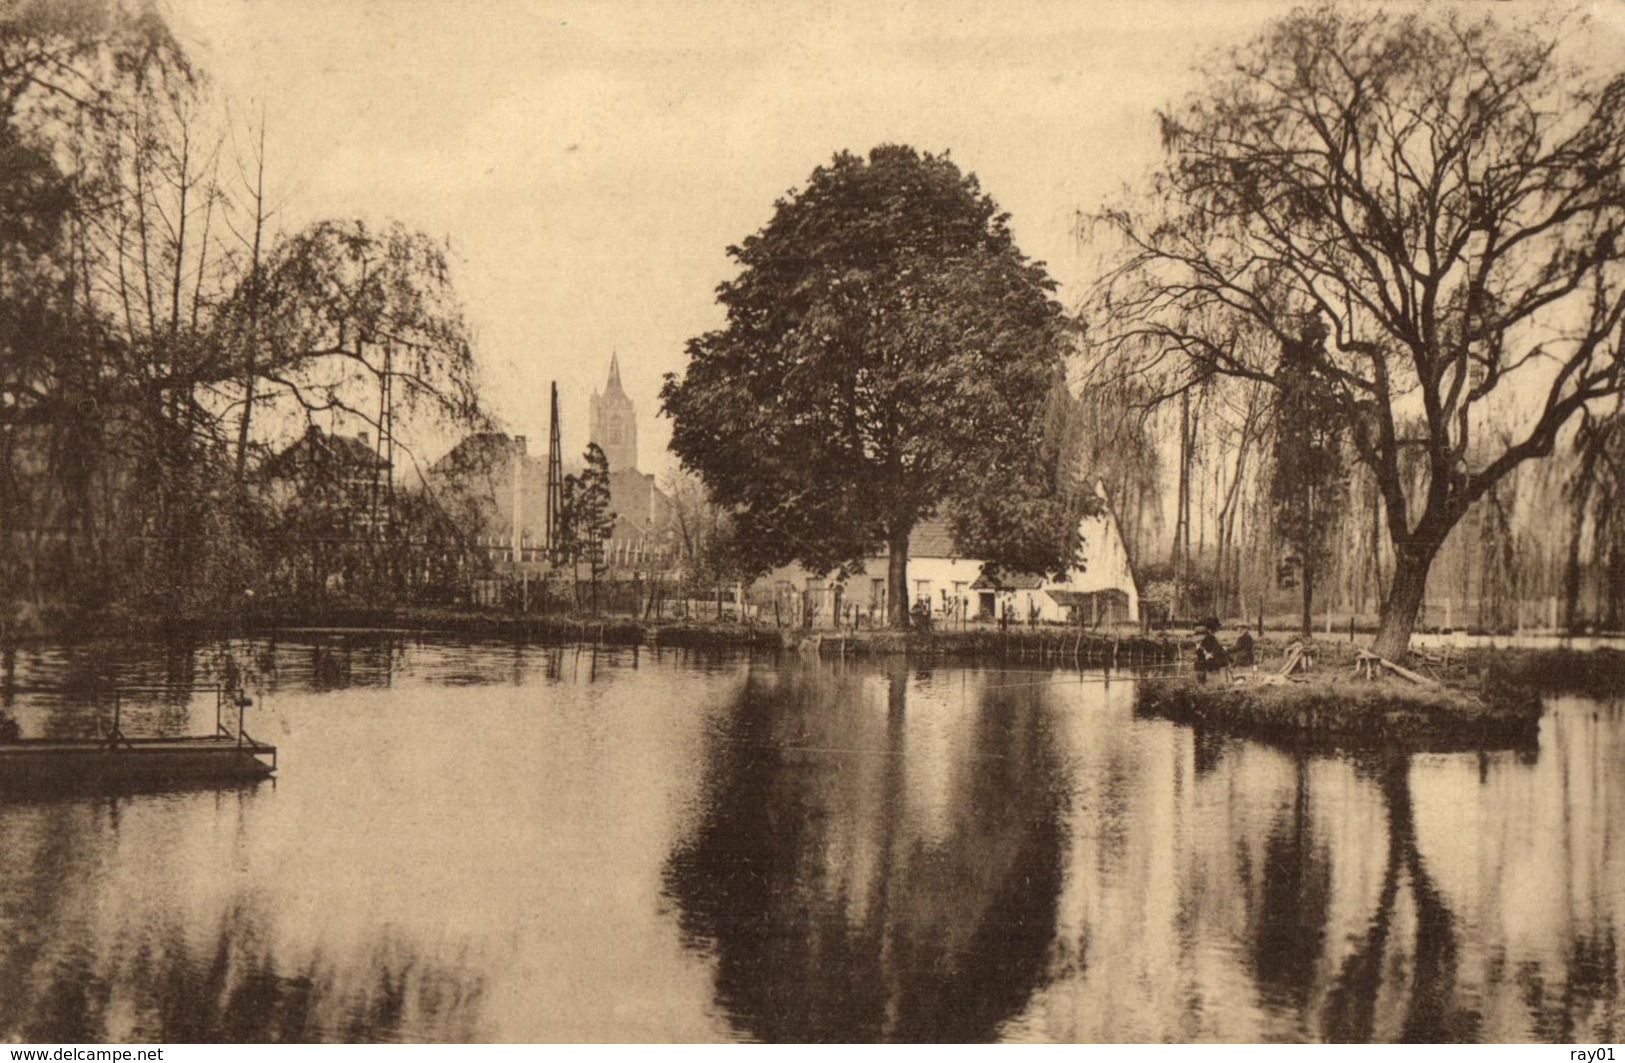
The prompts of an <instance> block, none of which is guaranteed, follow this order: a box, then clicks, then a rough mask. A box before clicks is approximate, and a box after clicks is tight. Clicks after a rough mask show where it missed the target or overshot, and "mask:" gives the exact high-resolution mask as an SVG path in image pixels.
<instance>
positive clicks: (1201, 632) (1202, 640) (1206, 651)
mask: <svg viewBox="0 0 1625 1063" xmlns="http://www.w3.org/2000/svg"><path fill="white" fill-rule="evenodd" d="M1218 631H1219V618H1218V617H1216V616H1209V617H1204V618H1203V619H1202V621H1201V622H1200V623H1198V624H1197V625H1196V638H1197V642H1196V679H1197V681H1198V682H1202V683H1205V682H1207V677H1208V675H1209V674H1210V673H1213V672H1225V673H1228V672H1229V670H1230V654H1228V653H1226V652H1225V649H1224V645H1223V643H1221V642H1220V641H1219V635H1218Z"/></svg>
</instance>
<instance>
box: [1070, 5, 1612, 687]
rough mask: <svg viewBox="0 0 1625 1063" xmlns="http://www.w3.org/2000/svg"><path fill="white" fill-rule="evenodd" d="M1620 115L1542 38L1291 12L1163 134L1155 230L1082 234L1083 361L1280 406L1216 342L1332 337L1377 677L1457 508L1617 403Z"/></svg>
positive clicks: (1480, 23)
mask: <svg viewBox="0 0 1625 1063" xmlns="http://www.w3.org/2000/svg"><path fill="white" fill-rule="evenodd" d="M1622 99H1625V76H1615V77H1613V78H1611V79H1604V78H1600V77H1597V76H1594V75H1592V74H1590V73H1587V72H1585V71H1582V70H1580V69H1577V68H1576V67H1575V66H1574V65H1573V64H1572V63H1571V62H1569V61H1567V60H1566V59H1565V58H1564V55H1563V48H1562V46H1561V42H1560V40H1559V38H1558V37H1557V36H1556V35H1555V34H1554V33H1553V32H1552V31H1549V30H1538V31H1537V30H1536V29H1534V28H1533V27H1529V26H1524V25H1517V26H1507V25H1503V24H1500V23H1498V22H1496V21H1494V20H1493V19H1491V18H1488V17H1483V18H1469V17H1466V16H1463V15H1460V14H1458V13H1456V12H1455V11H1454V10H1446V11H1445V12H1443V13H1438V12H1436V11H1434V10H1430V11H1428V12H1425V13H1417V14H1405V15H1394V14H1390V13H1388V12H1385V11H1383V10H1380V9H1371V8H1366V7H1360V8H1352V7H1351V8H1343V7H1339V6H1336V5H1329V6H1321V7H1317V8H1314V9H1310V10H1302V11H1298V12H1295V13H1293V14H1292V15H1290V16H1288V17H1286V18H1284V19H1282V20H1280V21H1278V22H1276V23H1274V24H1273V25H1272V26H1270V27H1269V28H1268V29H1266V30H1265V31H1264V32H1263V33H1262V34H1261V36H1259V37H1258V38H1257V39H1256V40H1254V41H1253V42H1252V43H1250V44H1249V45H1246V46H1244V47H1242V48H1240V49H1238V50H1236V51H1235V52H1234V53H1232V54H1231V55H1229V56H1226V57H1224V58H1222V59H1221V60H1219V61H1216V62H1215V63H1214V64H1213V66H1212V68H1211V72H1210V75H1209V78H1208V83H1207V86H1206V88H1205V89H1204V91H1203V92H1202V93H1201V94H1200V95H1199V96H1198V97H1196V98H1194V99H1193V100H1191V101H1190V102H1188V103H1186V104H1184V105H1182V106H1179V107H1177V108H1175V109H1173V110H1170V111H1168V112H1165V113H1164V114H1163V115H1162V129H1163V137H1164V142H1165V146H1166V149H1167V153H1168V155H1167V161H1166V163H1165V164H1164V165H1163V166H1162V168H1161V169H1160V171H1159V172H1158V173H1157V175H1156V178H1155V185H1154V189H1153V192H1154V195H1155V198H1156V200H1157V202H1158V204H1159V206H1158V207H1156V208H1153V210H1152V212H1151V213H1150V214H1149V215H1141V214H1137V213H1135V212H1132V211H1129V210H1111V211H1107V212H1104V213H1103V214H1102V215H1101V216H1100V218H1099V219H1098V220H1099V221H1100V222H1103V223H1104V224H1105V225H1106V226H1107V227H1108V228H1109V229H1110V230H1111V231H1112V232H1113V233H1115V235H1116V237H1117V238H1119V239H1120V240H1121V241H1122V242H1123V244H1124V245H1125V249H1126V253H1125V256H1124V260H1123V261H1122V263H1121V264H1120V266H1119V268H1117V269H1116V270H1115V271H1114V272H1112V273H1111V275H1110V276H1109V278H1107V280H1105V281H1104V282H1103V285H1102V288H1101V290H1100V292H1099V297H1098V300H1097V302H1096V304H1095V310H1096V311H1097V312H1098V315H1099V318H1100V321H1099V322H1098V327H1097V330H1096V335H1097V338H1099V339H1100V340H1101V341H1102V342H1104V344H1105V345H1106V347H1107V348H1108V349H1109V350H1110V351H1111V352H1112V354H1113V355H1114V356H1116V357H1123V358H1130V359H1133V360H1134V361H1135V362H1136V363H1137V364H1139V365H1141V366H1142V367H1146V368H1151V369H1155V370H1156V371H1158V372H1160V374H1161V375H1162V377H1163V378H1164V379H1165V380H1166V381H1168V382H1169V383H1170V384H1171V385H1172V386H1171V387H1169V389H1168V390H1169V392H1170V393H1178V392H1179V391H1180V390H1181V389H1182V388H1183V387H1184V386H1186V385H1188V383H1189V381H1190V380H1191V379H1193V378H1198V377H1201V376H1205V375H1208V374H1213V373H1218V374H1227V375H1233V376H1239V377H1244V378H1247V379H1251V380H1256V381H1259V382H1261V383H1265V384H1268V385H1271V386H1279V385H1280V384H1281V381H1282V377H1281V372H1282V369H1281V366H1280V363H1279V360H1278V359H1277V358H1275V357H1272V356H1271V355H1270V353H1269V352H1267V351H1266V350H1262V349H1261V347H1260V345H1257V344H1243V343H1237V342H1236V339H1237V337H1238V336H1241V335H1245V334H1246V333H1247V332H1248V331H1249V330H1251V329H1262V330H1264V331H1265V332H1266V333H1268V334H1271V335H1273V336H1275V337H1276V340H1277V349H1279V347H1280V346H1281V345H1285V344H1286V343H1289V342H1290V341H1291V340H1292V339H1293V337H1295V336H1296V335H1299V334H1301V332H1302V330H1303V329H1304V328H1305V327H1306V322H1307V321H1308V319H1318V320H1319V322H1320V326H1321V327H1324V328H1326V329H1327V330H1328V331H1329V338H1328V341H1327V343H1326V344H1325V346H1324V353H1323V355H1320V356H1319V357H1318V359H1317V365H1316V371H1317V376H1319V377H1321V378H1322V379H1324V380H1326V381H1328V382H1329V383H1328V385H1327V389H1328V396H1327V398H1328V400H1330V401H1333V402H1335V403H1336V405H1337V408H1338V409H1339V411H1340V416H1342V417H1344V418H1345V419H1346V420H1347V423H1348V425H1349V428H1350V429H1351V432H1352V436H1351V438H1352V439H1353V442H1354V445H1355V447H1356V450H1357V453H1358V456H1359V457H1360V459H1361V460H1362V461H1363V462H1364V463H1365V464H1366V465H1367V466H1369V467H1370V469H1371V470H1372V472H1373V474H1374V476H1375V479H1376V481H1377V485H1378V487H1379V488H1380V490H1381V494H1382V499H1383V504H1384V511H1385V519H1386V525H1387V531H1388V537H1389V539H1390V541H1391V543H1392V545H1393V550H1394V555H1395V564H1394V572H1393V576H1392V580H1391V582H1390V585H1389V587H1388V589H1387V596H1386V598H1385V600H1384V602H1383V608H1382V624H1381V628H1380V631H1379V633H1378V635H1377V639H1376V642H1375V649H1376V651H1377V652H1379V653H1381V654H1383V655H1385V656H1398V655H1401V654H1403V653H1404V652H1405V650H1406V648H1407V646H1408V644H1409V638H1410V633H1411V629H1412V627H1413V626H1414V624H1415V622H1416V618H1417V615H1418V612H1419V610H1420V607H1421V605H1422V602H1423V597H1424V593H1425V588H1426V583H1427V574H1428V570H1429V567H1430V565H1431V564H1432V561H1433V558H1434V556H1435V555H1436V554H1437V552H1438V550H1439V547H1440V544H1441V543H1442V542H1443V540H1444V538H1445V536H1446V535H1447V534H1448V533H1449V531H1450V530H1451V528H1452V527H1454V526H1455V525H1456V523H1457V522H1458V521H1459V520H1460V519H1461V517H1462V515H1463V514H1464V513H1465V512H1466V511H1467V509H1468V507H1469V506H1470V505H1472V504H1473V503H1474V502H1475V501H1476V500H1478V499H1480V498H1482V497H1483V496H1484V495H1485V494H1486V493H1487V492H1488V491H1490V489H1491V488H1492V487H1494V485H1495V484H1496V483H1497V482H1499V481H1500V480H1501V479H1502V478H1503V477H1505V476H1506V475H1507V474H1508V472H1509V471H1511V470H1512V469H1514V468H1516V467H1517V466H1518V465H1519V464H1520V463H1522V462H1525V461H1528V460H1530V459H1532V458H1537V457H1541V456H1544V455H1547V454H1549V453H1551V451H1552V448H1553V445H1554V443H1555V441H1556V439H1557V436H1558V433H1559V431H1560V429H1561V428H1562V427H1563V426H1564V425H1565V424H1566V423H1567V422H1568V421H1569V420H1570V419H1571V418H1573V417H1574V416H1576V415H1577V414H1578V413H1580V412H1581V411H1582V410H1585V409H1587V408H1588V407H1592V406H1595V405H1597V404H1598V403H1604V402H1607V401H1610V400H1611V398H1612V397H1613V396H1615V395H1616V394H1617V392H1618V389H1619V387H1620V384H1621V363H1620V358H1619V342H1620V339H1621V323H1622V318H1625V269H1622V261H1621V260H1622V258H1625V241H1622V240H1621V239H1620V237H1621V230H1622V228H1625V110H1622V108H1621V102H1622ZM1509 396H1512V397H1514V399H1515V401H1509ZM1492 405H1500V406H1509V407H1510V408H1512V409H1515V410H1516V413H1517V421H1518V423H1517V427H1516V431H1515V432H1514V433H1513V435H1512V437H1511V439H1510V440H1509V441H1508V442H1506V443H1504V444H1502V443H1498V442H1495V441H1493V440H1490V439H1487V438H1482V437H1484V436H1485V435H1486V434H1487V433H1485V432H1484V431H1482V426H1483V424H1484V423H1485V421H1486V415H1487V411H1488V410H1489V409H1490V408H1491V406H1492ZM1411 417H1414V419H1415V421H1416V423H1417V424H1418V425H1419V427H1420V429H1421V430H1420V431H1419V432H1418V433H1416V434H1414V435H1411V434H1407V433H1404V432H1402V431H1401V427H1400V426H1401V424H1402V423H1403V422H1404V421H1405V420H1406V419H1407V418H1411ZM1411 453H1414V454H1416V455H1417V456H1418V457H1419V458H1420V461H1421V467H1422V469H1423V472H1424V474H1423V475H1422V476H1421V477H1420V479H1419V480H1418V481H1415V482H1410V481H1407V479H1406V477H1405V476H1404V474H1403V465H1404V459H1405V458H1406V456H1407V454H1411Z"/></svg>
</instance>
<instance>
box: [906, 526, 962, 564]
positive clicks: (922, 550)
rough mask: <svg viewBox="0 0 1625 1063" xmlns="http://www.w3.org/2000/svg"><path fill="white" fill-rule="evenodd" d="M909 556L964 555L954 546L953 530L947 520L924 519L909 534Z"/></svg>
mask: <svg viewBox="0 0 1625 1063" xmlns="http://www.w3.org/2000/svg"><path fill="white" fill-rule="evenodd" d="M908 556H909V557H964V556H965V555H964V554H962V553H960V552H959V550H958V549H957V548H956V547H955V546H954V534H953V530H952V529H951V528H950V527H949V526H948V522H947V521H946V520H942V519H941V518H934V519H932V520H922V521H920V523H918V524H916V525H914V530H913V531H911V532H909V534H908Z"/></svg>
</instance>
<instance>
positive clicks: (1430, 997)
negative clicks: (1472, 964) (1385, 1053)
mask: <svg viewBox="0 0 1625 1063" xmlns="http://www.w3.org/2000/svg"><path fill="white" fill-rule="evenodd" d="M1376 773H1377V779H1378V783H1379V785H1380V787H1381V790H1382V795H1383V802H1384V804H1385V805H1386V807H1387V811H1388V854H1387V863H1386V866H1385V868H1384V870H1383V880H1382V889H1381V892H1380V893H1379V895H1378V901H1377V910H1376V913H1375V915H1374V916H1373V917H1372V920H1371V925H1370V929H1369V930H1368V931H1367V932H1366V935H1365V938H1364V940H1362V941H1360V942H1359V943H1358V944H1357V947H1356V948H1355V950H1354V952H1353V954H1352V955H1350V956H1349V958H1348V959H1347V960H1346V961H1345V962H1344V964H1343V966H1342V969H1341V970H1340V971H1339V973H1338V976H1337V980H1336V984H1335V985H1334V987H1333V989H1332V992H1331V993H1330V995H1329V999H1328V1001H1327V1007H1326V1012H1325V1036H1326V1038H1327V1039H1328V1040H1332V1041H1360V1042H1367V1041H1371V1040H1374V1039H1378V1038H1379V1036H1380V1035H1381V1034H1383V1033H1389V1034H1391V1035H1392V1036H1393V1037H1395V1038H1397V1039H1398V1040H1402V1041H1406V1042H1411V1043H1415V1042H1424V1041H1425V1042H1441V1041H1450V1042H1461V1041H1472V1040H1476V1039H1477V1036H1478V1033H1479V1025H1480V1017H1479V1016H1478V1015H1476V1014H1474V1013H1472V1012H1471V1011H1468V1010H1466V1009H1463V1008H1461V1007H1459V1006H1458V1005H1457V1003H1456V1000H1455V986H1456V974H1457V962H1458V948H1457V942H1456V932H1455V920H1454V918H1453V917H1452V915H1451V913H1450V909H1449V907H1448V906H1447V905H1446V904H1445V901H1444V897H1443V895H1442V894H1441V893H1440V892H1439V890H1438V888H1437V887H1436V886H1435V884H1434V882H1433V879H1432V877H1431V876H1430V875H1429V874H1428V872H1427V868H1426V866H1425V865H1424V863H1423V860H1422V857H1421V854H1420V852H1419V851H1418V849H1417V844H1416V819H1415V814H1414V809H1413V806H1412V801H1411V786H1410V758H1408V757H1406V756H1403V755H1400V754H1390V755H1385V756H1382V757H1381V758H1380V759H1379V762H1378V764H1377V767H1376ZM1405 893H1408V895H1409V899H1410V902H1411V906H1412V909H1413V911H1414V915H1413V917H1412V920H1413V922H1414V927H1413V929H1412V940H1411V941H1410V943H1409V948H1408V949H1407V948H1406V945H1405V943H1404V942H1403V941H1401V940H1399V937H1400V934H1399V932H1398V926H1399V922H1400V920H1399V917H1398V913H1399V900H1400V898H1401V896H1402V894H1405ZM1406 953H1408V954H1409V955H1410V956H1411V957H1412V963H1411V971H1410V978H1409V983H1408V985H1393V984H1390V985H1388V986H1387V987H1386V988H1387V989H1388V991H1389V993H1390V994H1391V995H1392V996H1393V997H1395V998H1396V999H1398V1000H1401V1001H1403V1015H1402V1016H1395V1018H1398V1020H1399V1026H1398V1029H1393V1028H1392V1025H1391V1024H1389V1023H1383V1024H1382V1026H1381V1028H1379V1019H1380V1018H1383V1017H1384V1016H1381V1015H1379V1000H1380V999H1381V997H1382V991H1383V989H1384V988H1385V984H1384V983H1385V982H1389V983H1392V982H1393V981H1394V980H1395V973H1396V972H1395V967H1396V962H1395V961H1396V960H1400V961H1402V960H1403V957H1404V955H1405V954H1406Z"/></svg>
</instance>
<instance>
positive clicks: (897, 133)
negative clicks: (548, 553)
mask: <svg viewBox="0 0 1625 1063" xmlns="http://www.w3.org/2000/svg"><path fill="white" fill-rule="evenodd" d="M1290 6H1292V5H1291V4H1289V3H1287V2H1284V0H1145V2H1128V3H1118V2H1105V0H1070V2H1045V0H1032V2H1024V3H1009V4H985V3H959V2H950V0H942V2H932V3H925V2H920V0H867V2H845V0H802V2H787V3H773V2H768V0H757V2H739V0H715V2H704V3H691V4H686V5H685V4H674V3H670V2H666V0H662V2H655V3H644V2H639V0H631V2H619V0H596V2H549V0H435V2H430V0H167V10H168V12H169V15H170V18H171V21H172V22H173V24H174V26H175V29H176V30H177V32H178V34H179V35H180V36H181V38H182V40H183V42H184V43H185V44H186V45H187V46H188V47H189V48H190V50H191V51H192V53H193V55H194V57H195V58H196V59H197V60H198V62H199V63H200V65H201V66H202V67H203V68H204V69H205V70H206V71H208V72H209V74H210V76H211V78H212V80H213V83H214V85H215V86H216V88H217V89H218V91H219V93H220V95H221V96H222V97H223V98H225V99H226V100H228V101H229V102H230V105H231V106H232V108H233V109H234V110H235V111H236V112H237V113H238V114H239V115H250V116H252V115H258V114H259V113H260V112H261V111H263V113H264V116H265V120H266V125H267V132H266V150H267V158H268V175H269V180H270V182H271V194H272V198H273V199H274V200H277V201H279V202H280V203H281V204H282V206H281V215H280V218H279V219H278V220H279V221H280V223H281V226H282V228H284V229H285V230H292V229H296V228H298V227H300V226H302V225H303V224H305V223H308V222H309V221H313V220H316V219H318V218H352V217H354V218H362V219H365V220H368V221H369V222H383V221H386V220H390V219H395V220H399V221H401V222H403V223H405V224H406V225H408V226H410V227H413V228H417V229H421V230H422V231H424V232H427V233H429V234H430V235H432V236H434V237H436V238H441V239H445V240H447V241H449V243H450V245H451V247H452V249H453V252H454V261H455V263H456V267H457V273H456V278H455V280H456V284H457V287H458V289H459V291H460V292H461V294H462V297H463V301H464V304H465V307H466V309H467V312H468V316H469V319H470V321H471V322H472V324H473V327H474V331H475V340H476V352H477V356H478V359H479V361H480V364H481V367H482V369H481V373H482V390H483V393H484V395H485V398H486V400H487V403H488V406H489V407H490V409H491V411H492V412H493V414H494V415H495V416H496V417H497V418H498V420H499V421H500V422H501V423H502V424H503V426H504V427H505V428H507V430H509V431H512V432H514V433H516V434H521V435H526V436H528V437H530V439H531V440H533V443H532V451H533V453H534V452H536V450H537V449H538V448H545V442H544V441H545V439H546V432H547V393H548V384H549V382H550V381H552V380H557V381H558V383H559V388H560V394H561V407H562V422H563V441H564V446H565V449H566V453H567V455H569V454H575V453H579V451H580V450H581V448H582V447H584V445H585V442H586V419H587V412H586V411H587V397H588V394H589V393H590V392H591V390H592V389H593V388H595V387H597V388H601V387H602V386H603V382H604V378H605V374H606V371H607V368H608V363H609V359H610V355H611V353H612V352H615V353H618V355H619V359H620V365H621V370H622V378H623V382H624V385H625V387H626V390H627V391H628V393H629V394H630V396H631V397H632V399H633V401H634V403H635V404H636V405H637V408H638V414H639V422H640V439H639V443H640V465H641V467H642V468H643V470H644V471H646V472H657V473H658V472H662V471H664V470H665V469H666V468H667V467H669V465H670V464H671V459H670V458H669V457H668V456H667V454H666V451H665V446H666V442H667V439H668V438H669V426H668V425H667V424H666V423H665V422H663V421H661V420H660V419H658V417H657V408H658V397H657V396H658V392H659V388H660V384H661V380H662V377H663V376H664V374H666V373H668V372H674V371H681V370H682V368H683V365H684V362H685V356H684V344H685V341H686V340H687V339H688V338H689V337H691V336H694V335H697V334H699V333H701V332H704V331H706V330H708V329H710V328H714V327H717V326H718V325H720V324H721V321H722V315H721V312H720V310H719V309H718V307H717V306H716V303H715V299H714V293H715V289H716V286H717V285H718V284H719V283H720V282H722V281H723V280H725V279H727V278H729V277H731V276H732V275H733V273H734V269H733V267H732V265H731V263H730V261H729V259H728V258H727V256H726V253H725V251H726V248H727V247H728V246H729V245H730V244H734V243H738V242H739V241H741V240H743V239H744V238H745V237H746V236H747V235H749V234H750V233H752V232H754V231H756V230H757V229H759V228H760V227H761V226H762V225H763V224H764V223H766V221H767V220H768V219H769V217H770V216H771V214H772V210H773V204H774V202H775V200H776V199H778V198H779V197H782V196H784V195H785V194H786V193H787V192H789V191H791V190H792V189H794V188H796V187H799V186H801V185H803V184H804V183H805V181H806V179H807V177H808V175H809V174H810V173H811V172H812V170H813V169H814V168H815V167H816V166H818V165H819V164H821V163H823V162H826V161H828V160H829V158H830V157H831V156H832V155H834V154H835V153H836V152H838V151H841V150H851V151H855V152H866V151H867V150H868V149H869V148H871V147H873V146H875V145H877V144H881V143H890V142H900V143H906V144H911V145H913V146H915V147H917V148H920V149H922V150H927V151H932V152H943V151H947V152H951V154H952V156H953V158H954V159H955V160H956V161H957V162H958V164H959V165H960V166H961V168H962V169H964V170H967V171H969V172H972V173H975V174H976V175H977V176H978V178H979V179H980V181H981V183H982V187H983V189H984V190H985V191H987V192H988V193H989V194H991V195H992V196H993V198H994V199H995V200H996V201H997V202H998V203H999V204H1000V206H1001V207H1003V208H1004V209H1005V210H1006V211H1008V212H1009V213H1010V214H1011V215H1012V228H1013V230H1014V232H1015V235H1016V238H1017V241H1018V244H1019V245H1020V246H1021V248H1022V249H1023V250H1024V251H1025V252H1026V253H1027V254H1028V255H1030V256H1031V257H1034V258H1037V259H1041V260H1043V261H1045V262H1047V263H1048V264H1049V266H1050V269H1051V272H1052V274H1053V275H1054V276H1055V277H1056V278H1057V280H1059V281H1060V282H1061V285H1062V290H1061V295H1062V298H1063V300H1064V301H1066V302H1068V303H1069V304H1070V303H1075V302H1076V300H1077V298H1078V296H1079V294H1080V293H1081V291H1082V286H1083V285H1084V284H1085V283H1087V280H1088V274H1089V272H1090V268H1089V264H1088V259H1087V257H1086V255H1085V254H1084V253H1083V252H1081V251H1080V249H1079V247H1078V245H1077V243H1076V241H1075V240H1074V238H1073V229H1074V221H1075V218H1076V217H1077V214H1078V212H1079V211H1089V210H1093V209H1096V208H1098V207H1099V206H1100V205H1102V204H1103V203H1104V202H1106V201H1108V200H1110V199H1113V198H1115V197H1117V196H1120V195H1121V194H1122V192H1123V190H1124V189H1125V188H1126V187H1128V186H1131V185H1136V184H1141V183H1142V182H1143V179H1144V177H1145V176H1146V174H1147V173H1148V171H1149V169H1150V167H1151V166H1152V165H1153V164H1154V163H1155V161H1156V159H1157V155H1158V150H1159V149H1158V142H1157V129H1156V120H1155V112H1156V108H1158V107H1159V106H1164V105H1167V104H1169V103H1172V102H1177V101H1178V100H1180V99H1181V98H1183V97H1184V96H1185V95H1186V94H1187V93H1189V92H1190V91H1191V90H1192V89H1193V88H1194V87H1195V84H1196V79H1195V75H1194V74H1193V73H1192V69H1193V67H1194V65H1195V64H1196V63H1197V62H1198V61H1200V60H1202V59H1204V58H1205V57H1207V56H1209V55H1211V53H1212V52H1213V51H1214V50H1215V49H1217V48H1220V47H1223V46H1226V45H1229V44H1234V43H1240V42H1241V41H1243V40H1245V39H1246V38H1248V37H1250V36H1251V35H1252V34H1253V33H1255V32H1256V31H1257V30H1258V28H1259V27H1260V26H1261V25H1262V24H1263V23H1264V22H1265V21H1267V20H1268V19H1269V18H1270V17H1271V16H1272V15H1277V14H1281V13H1284V12H1285V11H1287V10H1289V8H1290ZM1614 6H1615V7H1617V6H1618V5H1617V4H1616V5H1614ZM425 449H428V450H429V451H430V452H429V454H428V455H427V456H428V457H430V458H432V457H433V456H434V454H433V451H432V444H431V445H430V446H429V447H426V448H425ZM441 449H443V446H442V448H441Z"/></svg>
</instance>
